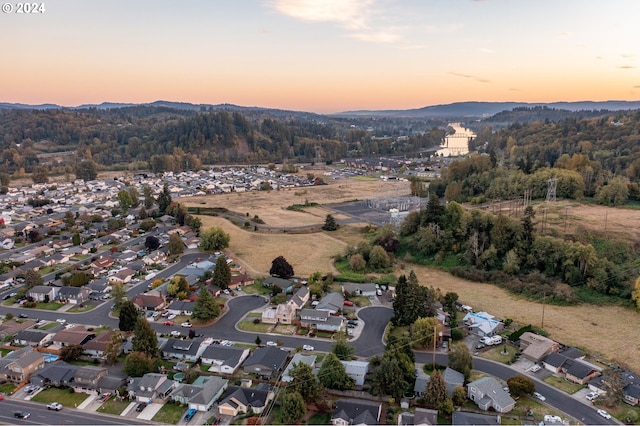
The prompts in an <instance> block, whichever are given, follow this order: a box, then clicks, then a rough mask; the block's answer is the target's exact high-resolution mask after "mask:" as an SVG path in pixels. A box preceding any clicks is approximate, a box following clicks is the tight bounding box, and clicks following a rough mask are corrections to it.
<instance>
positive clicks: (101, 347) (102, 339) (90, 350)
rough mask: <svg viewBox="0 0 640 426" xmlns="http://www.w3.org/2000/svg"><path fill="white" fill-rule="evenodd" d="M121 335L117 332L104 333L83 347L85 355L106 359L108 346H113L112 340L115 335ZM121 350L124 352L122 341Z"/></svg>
mask: <svg viewBox="0 0 640 426" xmlns="http://www.w3.org/2000/svg"><path fill="white" fill-rule="evenodd" d="M116 334H119V333H118V332H116V331H109V332H107V333H103V334H101V335H99V336H98V337H96V338H95V339H91V340H89V341H88V342H86V343H85V344H84V345H82V347H83V348H84V354H85V355H87V356H90V357H92V358H98V359H104V358H105V356H104V353H105V352H106V351H107V348H108V345H109V344H111V339H112V338H113V336H114V335H116ZM120 350H121V351H122V341H121V344H120Z"/></svg>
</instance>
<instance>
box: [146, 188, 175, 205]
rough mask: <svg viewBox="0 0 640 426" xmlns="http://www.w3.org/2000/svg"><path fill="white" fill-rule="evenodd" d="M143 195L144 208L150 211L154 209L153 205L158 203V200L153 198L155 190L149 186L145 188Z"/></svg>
mask: <svg viewBox="0 0 640 426" xmlns="http://www.w3.org/2000/svg"><path fill="white" fill-rule="evenodd" d="M142 195H144V207H145V208H147V209H150V208H151V207H153V203H155V201H156V199H155V198H154V196H153V189H151V187H150V186H148V185H145V186H143V187H142ZM169 196H171V195H169ZM169 204H171V202H169ZM167 205H168V204H167Z"/></svg>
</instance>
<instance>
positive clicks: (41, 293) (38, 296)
mask: <svg viewBox="0 0 640 426" xmlns="http://www.w3.org/2000/svg"><path fill="white" fill-rule="evenodd" d="M59 290H60V289H59V288H58V287H51V286H48V285H36V286H34V287H32V288H31V289H30V290H29V291H28V292H27V297H32V298H33V300H34V301H36V302H44V301H47V302H49V301H51V302H52V301H54V300H56V299H57V298H58V291H59Z"/></svg>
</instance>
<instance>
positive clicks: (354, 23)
mask: <svg viewBox="0 0 640 426" xmlns="http://www.w3.org/2000/svg"><path fill="white" fill-rule="evenodd" d="M372 3H373V1H372V0H322V1H317V0H274V1H272V2H270V3H269V5H270V6H271V7H273V8H274V9H275V10H277V11H278V12H280V13H282V14H284V15H287V16H290V17H292V18H296V19H301V20H303V21H311V22H334V23H338V24H340V25H342V26H344V27H345V28H347V29H350V30H362V29H366V28H368V24H367V20H368V12H367V10H369V8H370V7H371V5H372Z"/></svg>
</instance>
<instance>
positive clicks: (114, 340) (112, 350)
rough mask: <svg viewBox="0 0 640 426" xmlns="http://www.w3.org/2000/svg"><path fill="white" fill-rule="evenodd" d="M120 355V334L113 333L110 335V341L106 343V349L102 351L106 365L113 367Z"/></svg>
mask: <svg viewBox="0 0 640 426" xmlns="http://www.w3.org/2000/svg"><path fill="white" fill-rule="evenodd" d="M121 353H122V335H121V334H120V333H114V334H112V335H111V340H110V341H109V343H107V347H106V349H105V351H104V356H105V358H106V361H107V364H109V365H115V364H116V363H117V362H118V357H119V356H120V354H121Z"/></svg>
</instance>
